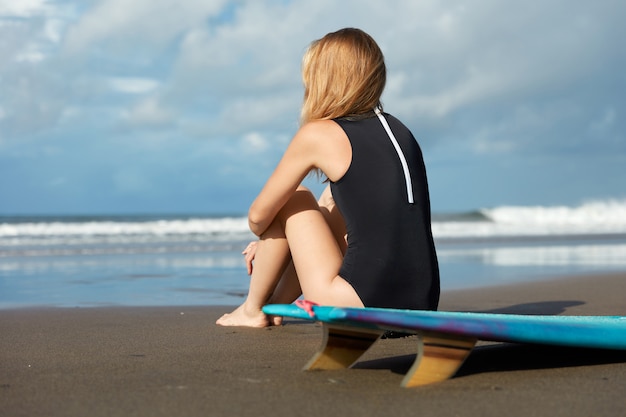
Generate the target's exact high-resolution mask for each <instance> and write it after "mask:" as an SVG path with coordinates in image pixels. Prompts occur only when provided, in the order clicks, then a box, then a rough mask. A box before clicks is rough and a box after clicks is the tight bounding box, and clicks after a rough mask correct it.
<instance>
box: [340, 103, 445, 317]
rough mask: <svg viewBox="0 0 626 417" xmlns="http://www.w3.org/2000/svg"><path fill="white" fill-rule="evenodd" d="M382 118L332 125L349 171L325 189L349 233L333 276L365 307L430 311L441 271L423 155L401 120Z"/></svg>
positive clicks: (435, 302) (436, 296) (436, 300)
mask: <svg viewBox="0 0 626 417" xmlns="http://www.w3.org/2000/svg"><path fill="white" fill-rule="evenodd" d="M385 116H386V117H385V118H384V119H380V120H379V117H376V115H374V114H373V113H372V117H366V118H362V119H358V120H353V119H348V118H342V119H336V120H335V121H336V122H337V123H338V124H339V125H340V126H341V127H342V128H343V130H344V132H345V133H346V135H347V136H348V139H349V140H350V144H351V146H352V161H351V163H350V167H349V168H348V171H347V172H346V174H345V175H344V176H343V177H342V178H341V179H340V180H339V181H336V182H331V191H332V195H333V198H334V200H335V202H336V204H337V206H338V207H339V210H340V211H341V213H342V215H343V218H344V220H345V222H346V227H347V233H348V249H347V251H346V254H345V256H344V260H343V264H342V266H341V270H340V272H339V275H340V276H341V277H342V278H344V279H345V280H347V281H348V282H349V283H350V284H351V285H352V286H353V287H354V289H355V290H356V292H357V294H358V295H359V297H360V298H361V301H363V304H364V305H365V306H366V307H385V308H399V309H415V310H436V309H437V305H438V302H439V268H438V264H437V255H436V253H435V245H434V243H433V237H432V232H431V225H430V200H429V196H428V184H427V181H426V170H425V167H424V161H423V159H422V152H421V150H420V148H419V145H418V144H417V142H416V140H415V138H414V137H413V135H412V134H411V132H410V131H409V130H408V129H407V128H406V127H405V126H404V125H403V124H402V123H401V122H400V121H399V120H397V119H396V118H394V117H393V116H390V115H388V114H385ZM381 121H382V123H381ZM387 122H388V126H390V129H391V131H392V132H393V133H390V134H388V133H386V132H385V127H384V125H383V123H387ZM394 140H395V141H397V142H396V143H398V145H399V148H400V149H401V152H399V150H396V149H395V148H394V143H393V142H394ZM402 158H404V159H405V168H404V169H403V162H401V161H402ZM409 173H410V174H409ZM409 176H410V180H409ZM409 193H411V194H412V195H409Z"/></svg>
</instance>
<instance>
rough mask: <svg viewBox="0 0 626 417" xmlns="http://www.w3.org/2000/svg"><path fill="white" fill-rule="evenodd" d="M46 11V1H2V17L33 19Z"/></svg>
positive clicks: (0, 4)
mask: <svg viewBox="0 0 626 417" xmlns="http://www.w3.org/2000/svg"><path fill="white" fill-rule="evenodd" d="M45 9H46V1H45V0H19V1H15V0H2V1H0V16H1V17H6V16H10V17H22V18H26V17H31V16H35V15H39V14H40V13H41V12H42V11H43V10H45Z"/></svg>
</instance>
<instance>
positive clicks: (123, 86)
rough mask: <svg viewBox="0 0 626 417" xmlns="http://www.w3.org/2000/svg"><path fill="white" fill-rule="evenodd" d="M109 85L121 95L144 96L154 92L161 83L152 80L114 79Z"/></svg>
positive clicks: (134, 78)
mask: <svg viewBox="0 0 626 417" xmlns="http://www.w3.org/2000/svg"><path fill="white" fill-rule="evenodd" d="M109 84H110V85H111V88H113V90H115V91H117V92H120V93H128V94H144V93H149V92H152V91H154V90H155V89H156V88H157V87H158V86H159V84H160V82H159V81H158V80H155V79H152V78H136V77H113V78H111V79H110V80H109Z"/></svg>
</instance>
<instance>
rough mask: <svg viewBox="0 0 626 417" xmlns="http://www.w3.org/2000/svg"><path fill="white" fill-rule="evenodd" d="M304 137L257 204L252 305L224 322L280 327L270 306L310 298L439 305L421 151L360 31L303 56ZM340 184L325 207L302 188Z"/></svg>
mask: <svg viewBox="0 0 626 417" xmlns="http://www.w3.org/2000/svg"><path fill="white" fill-rule="evenodd" d="M302 75H303V81H304V87H305V92H304V104H303V107H302V115H301V128H300V129H299V130H298V132H297V133H296V135H295V136H294V138H293V139H292V141H291V143H290V144H289V146H288V148H287V150H286V151H285V154H284V156H283V158H282V159H281V161H280V162H279V164H278V166H277V167H276V169H275V171H274V172H273V174H272V175H271V176H270V178H269V179H268V181H267V183H266V184H265V186H264V187H263V189H262V190H261V192H260V194H259V195H258V196H257V198H256V199H255V200H254V202H253V203H252V205H251V207H250V210H249V213H248V221H249V225H250V230H252V232H253V233H254V234H256V235H257V236H258V237H259V241H258V242H253V243H251V244H250V245H249V246H248V247H247V248H246V249H245V250H244V252H243V253H244V255H245V256H246V262H247V265H248V273H249V274H251V279H250V289H249V292H248V296H247V299H246V301H245V302H244V303H243V304H242V305H241V306H239V307H238V308H237V309H236V310H234V311H233V312H232V313H230V314H225V315H224V316H222V317H221V318H220V319H219V320H217V324H219V325H223V326H250V327H265V326H268V325H278V324H280V323H281V319H282V318H280V317H268V316H266V315H265V314H264V313H263V312H262V310H261V308H262V307H263V305H265V304H268V303H291V302H293V301H294V300H295V299H297V298H298V297H299V296H300V295H304V298H306V299H307V300H310V301H313V302H316V303H318V304H323V305H335V306H352V307H363V306H367V307H387V308H403V309H432V310H434V309H436V308H437V304H438V301H439V271H438V266H437V257H436V254H435V247H434V244H433V239H432V233H431V225H430V202H429V196H428V186H427V181H426V172H425V168H424V163H423V160H422V154H421V151H420V148H419V146H418V144H417V142H416V141H415V139H414V137H413V135H412V134H411V132H410V131H409V130H408V129H407V128H406V127H405V126H404V125H403V124H402V123H400V122H399V121H398V120H397V119H395V118H394V117H392V116H390V115H388V114H383V113H382V112H381V104H380V97H381V94H382V92H383V89H384V86H385V80H386V70H385V62H384V58H383V54H382V52H381V50H380V48H379V47H378V45H377V44H376V42H375V41H374V40H373V39H372V38H371V37H370V36H369V35H367V34H366V33H365V32H363V31H361V30H358V29H342V30H339V31H337V32H334V33H329V34H328V35H326V36H324V37H323V38H322V39H320V40H318V41H315V42H313V43H312V44H311V46H310V47H309V49H308V51H307V52H306V54H305V56H304V58H303V68H302ZM311 171H316V172H318V173H320V174H321V175H324V176H325V177H326V178H327V179H328V181H329V183H330V185H329V186H328V187H327V188H326V189H325V190H324V192H323V193H322V196H321V198H320V200H319V202H318V201H316V200H315V198H314V197H313V195H312V194H311V192H310V191H308V190H307V189H306V188H304V187H302V186H301V185H300V183H301V182H302V180H303V179H304V178H305V177H306V176H307V175H308V174H309V173H310V172H311Z"/></svg>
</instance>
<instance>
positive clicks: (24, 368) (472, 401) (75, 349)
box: [0, 273, 626, 416]
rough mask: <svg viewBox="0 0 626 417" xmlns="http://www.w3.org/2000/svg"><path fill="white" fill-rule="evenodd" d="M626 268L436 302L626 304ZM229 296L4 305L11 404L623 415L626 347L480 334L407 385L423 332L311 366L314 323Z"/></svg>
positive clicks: (232, 411) (12, 407) (10, 407)
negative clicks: (231, 321)
mask: <svg viewBox="0 0 626 417" xmlns="http://www.w3.org/2000/svg"><path fill="white" fill-rule="evenodd" d="M625 283H626V273H610V274H594V275H586V276H570V277H566V278H561V279H550V280H545V281H533V282H530V283H516V284H511V285H503V286H495V287H482V288H474V289H464V290H452V291H444V292H443V293H442V297H441V304H440V310H450V311H481V312H497V313H523V314H558V315H626V303H625V302H624V287H625ZM230 309H232V307H231V306H223V307H221V306H207V307H203V306H190V307H184V306H174V307H167V306H152V307H132V306H121V307H90V308H83V307H73V308H58V307H56V308H52V307H45V308H44V307H41V308H21V309H5V310H0V334H1V335H2V337H1V338H0V415H1V416H39V415H41V416H43V415H45V416H85V415H89V416H269V415H273V416H304V415H342V416H376V415H387V416H415V415H419V416H464V415H480V416H490V415H493V416H496V415H497V416H501V415H508V416H511V415H512V416H522V415H523V416H529V415H532V416H560V415H562V416H590V415H593V416H621V415H624V414H625V413H626V405H625V403H624V392H626V352H621V351H601V350H593V349H572V348H556V347H545V346H544V347H541V346H530V345H516V344H502V343H493V342H480V343H479V345H478V346H477V347H476V348H475V349H474V351H473V352H472V354H471V355H470V357H469V359H468V360H467V361H466V362H465V364H464V365H463V366H462V368H461V369H460V370H459V372H458V374H457V375H456V376H455V377H454V378H452V379H450V380H448V381H445V382H442V383H439V384H435V385H430V386H424V387H417V388H408V389H407V388H401V387H400V381H401V380H402V376H403V374H404V373H405V372H406V371H407V369H408V368H409V367H410V365H411V363H412V361H413V359H414V357H415V352H416V339H415V337H408V338H403V339H387V340H380V341H378V342H377V344H376V345H375V346H374V347H373V348H372V349H370V351H368V352H367V353H366V355H365V356H364V357H363V358H361V360H360V361H359V362H358V363H357V365H356V366H355V367H354V368H353V369H348V370H341V371H315V372H303V371H302V367H303V365H304V364H305V363H306V361H307V360H308V359H309V358H310V357H311V356H312V354H313V353H314V352H315V350H316V349H317V348H318V346H319V345H320V343H321V327H320V326H319V325H318V324H316V323H309V322H303V321H298V320H286V321H285V323H284V325H283V326H280V327H271V328H267V329H243V328H222V327H218V326H215V325H214V324H213V323H214V321H215V320H216V319H217V318H218V317H219V316H220V315H221V314H223V313H224V312H227V311H229V310H230Z"/></svg>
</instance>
